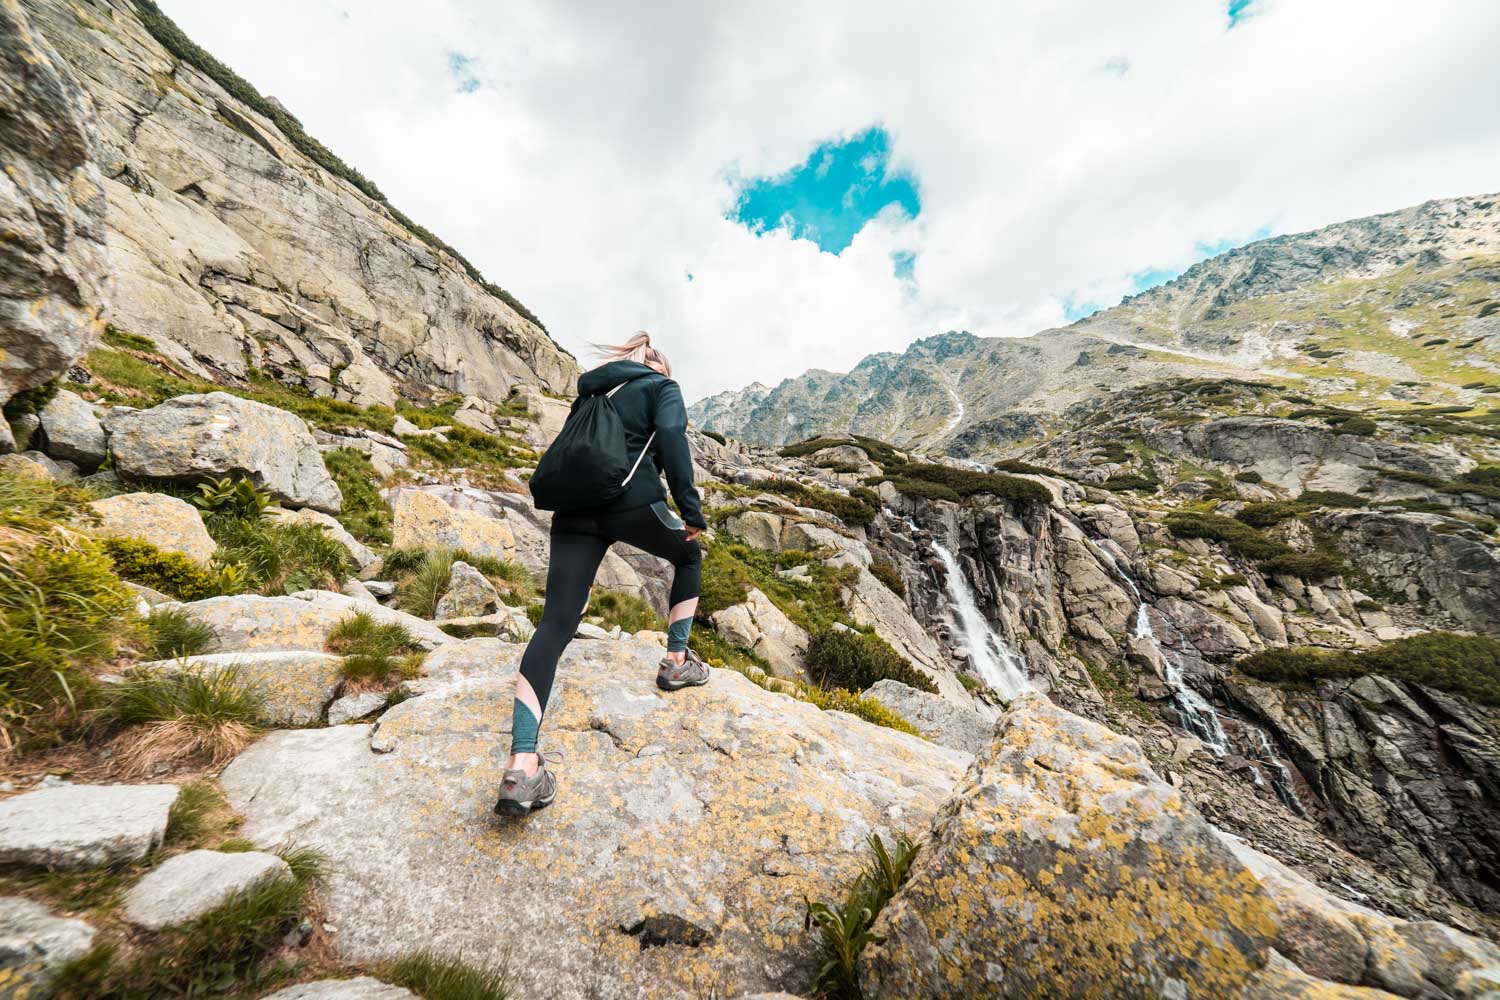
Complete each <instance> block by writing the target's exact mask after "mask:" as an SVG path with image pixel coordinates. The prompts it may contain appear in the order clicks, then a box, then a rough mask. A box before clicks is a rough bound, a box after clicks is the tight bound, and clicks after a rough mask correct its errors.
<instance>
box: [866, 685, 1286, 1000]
mask: <svg viewBox="0 0 1500 1000" xmlns="http://www.w3.org/2000/svg"><path fill="white" fill-rule="evenodd" d="M1275 915H1276V911H1275V907H1274V905H1273V904H1272V902H1271V900H1270V898H1269V897H1268V896H1267V895H1266V893H1265V891H1264V890H1263V889H1262V888H1261V886H1260V884H1259V883H1258V882H1257V881H1256V878H1255V876H1254V875H1253V874H1251V873H1250V871H1249V870H1248V869H1246V868H1245V866H1244V865H1243V864H1241V863H1240V862H1239V861H1238V860H1237V859H1236V858H1235V857H1234V855H1233V854H1232V853H1231V852H1230V851H1229V849H1228V848H1227V847H1226V846H1225V845H1224V844H1223V843H1222V842H1221V841H1220V840H1219V839H1218V837H1217V836H1215V834H1214V832H1213V830H1212V828H1210V827H1209V825H1208V824H1207V823H1206V822H1204V820H1203V819H1202V817H1201V816H1199V815H1198V814H1197V812H1196V811H1194V809H1193V808H1192V806H1191V805H1190V804H1189V803H1188V802H1187V801H1186V800H1185V799H1183V797H1182V796H1181V795H1180V794H1179V793H1178V792H1177V791H1176V790H1175V789H1173V788H1172V787H1171V786H1169V785H1167V784H1166V783H1164V782H1162V781H1161V780H1160V779H1158V778H1157V777H1156V776H1155V775H1154V774H1153V773H1152V772H1151V769H1150V767H1149V765H1148V763H1147V761H1146V758H1145V755H1144V754H1142V753H1141V750H1140V747H1139V746H1137V745H1136V743H1135V742H1134V741H1133V740H1130V739H1127V738H1125V737H1122V736H1118V735H1116V734H1115V733H1112V732H1110V731H1109V730H1108V729H1105V728H1104V727H1103V726H1101V725H1099V724H1097V723H1094V722H1090V721H1088V720H1085V719H1082V718H1080V717H1078V716H1075V715H1072V714H1070V713H1068V712H1065V711H1063V710H1062V709H1059V708H1057V707H1056V706H1054V705H1053V704H1052V703H1051V702H1049V701H1047V700H1046V699H1045V698H1043V697H1042V696H1040V695H1036V694H1031V695H1026V696H1023V697H1022V698H1021V699H1018V701H1017V702H1016V704H1015V705H1014V707H1013V708H1012V710H1011V711H1010V712H1009V713H1008V714H1007V715H1005V716H1004V717H1003V718H1002V719H1001V722H1000V723H999V725H998V726H997V728H996V735H995V742H994V744H993V745H992V746H991V747H990V748H989V749H987V750H986V751H985V752H984V753H982V754H980V756H979V757H978V758H976V759H975V761H974V764H973V765H972V766H971V767H970V768H969V771H968V773H967V774H966V775H964V778H963V780H962V781H961V782H960V783H959V785H958V787H957V789H956V790H955V792H954V795H953V798H952V799H951V800H949V802H948V803H947V804H946V805H945V806H944V807H943V809H942V811H941V812H940V813H939V815H938V816H937V818H936V819H935V820H934V821H933V826H932V833H931V836H930V837H929V839H928V842H927V844H926V846H925V847H923V849H922V852H921V854H920V855H918V857H917V861H916V863H915V865H914V867H913V869H912V871H911V874H910V878H909V880H908V881H907V883H906V885H905V886H904V887H903V888H902V889H901V891H900V892H899V893H897V895H896V897H895V898H894V899H893V900H892V902H891V903H890V904H889V905H888V906H887V907H886V909H885V910H884V911H883V912H882V913H881V915H880V917H879V918H878V919H877V921H876V923H875V927H874V933H875V934H877V935H879V936H881V937H883V938H884V941H883V942H881V943H879V944H873V945H871V946H870V947H869V948H867V949H866V950H865V952H864V955H863V957H862V958H861V962H860V967H861V971H862V973H863V978H864V984H865V991H866V994H867V995H868V996H871V997H881V998H886V997H889V998H895V997H916V996H922V997H973V996H990V997H1018V998H1019V997H1035V996H1165V997H1171V996H1178V997H1200V996H1201V997H1230V996H1235V995H1237V994H1238V993H1239V992H1240V991H1242V990H1243V989H1244V988H1245V986H1246V985H1247V984H1248V983H1249V982H1250V981H1251V980H1252V978H1253V977H1254V976H1255V975H1256V974H1257V973H1258V972H1259V970H1260V969H1261V968H1262V967H1263V966H1264V964H1265V961H1266V955H1267V953H1268V952H1269V949H1270V946H1271V943H1272V938H1273V936H1274V934H1275V931H1276V922H1275Z"/></svg>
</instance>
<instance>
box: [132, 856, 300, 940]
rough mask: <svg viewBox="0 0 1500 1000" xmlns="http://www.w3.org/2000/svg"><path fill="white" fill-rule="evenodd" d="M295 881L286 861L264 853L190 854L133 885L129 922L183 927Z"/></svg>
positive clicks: (150, 926)
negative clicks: (235, 900) (255, 892)
mask: <svg viewBox="0 0 1500 1000" xmlns="http://www.w3.org/2000/svg"><path fill="white" fill-rule="evenodd" d="M291 877H292V870H291V868H290V867H288V866H287V863H286V862H285V861H283V860H281V859H280V858H278V857H277V856H276V855H274V854H268V853H266V852H264V851H245V852H243V853H238V854H227V853H225V852H223V851H188V852H186V853H184V854H178V855H174V856H173V857H170V858H168V859H167V860H166V861H163V862H162V863H161V864H160V865H158V866H157V867H156V868H154V869H152V870H151V871H149V872H147V873H146V874H145V875H144V876H143V877H142V878H141V880H140V881H139V882H137V883H136V884H135V885H133V886H131V888H130V891H129V892H128V893H126V894H125V919H127V920H129V921H130V922H131V923H133V924H135V925H136V926H138V927H145V928H147V929H149V930H154V931H155V930H161V929H162V928H164V927H177V926H180V925H182V924H185V923H187V922H189V921H191V920H196V919H197V918H198V917H201V916H203V915H204V914H205V913H208V912H209V911H211V910H214V909H217V908H218V907H220V906H222V905H223V904H224V903H226V902H227V901H228V900H229V898H230V897H231V896H233V895H235V894H236V893H241V892H245V891H247V890H250V889H254V888H257V887H258V886H261V885H263V884H265V883H266V882H268V881H273V880H277V879H290V878H291Z"/></svg>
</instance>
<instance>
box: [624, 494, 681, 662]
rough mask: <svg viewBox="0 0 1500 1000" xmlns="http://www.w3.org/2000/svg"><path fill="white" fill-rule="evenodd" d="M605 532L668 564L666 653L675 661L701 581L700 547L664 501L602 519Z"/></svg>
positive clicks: (679, 658) (679, 652)
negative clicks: (669, 585)
mask: <svg viewBox="0 0 1500 1000" xmlns="http://www.w3.org/2000/svg"><path fill="white" fill-rule="evenodd" d="M603 528H604V532H605V534H606V535H608V536H609V537H610V538H611V539H612V540H615V541H620V542H624V543H625V544H626V545H632V546H634V547H635V548H638V549H640V550H641V551H643V552H647V553H649V554H651V555H653V556H656V557H657V558H659V559H665V560H667V561H668V562H670V563H671V564H672V571H673V572H672V591H671V596H670V598H669V599H668V602H667V603H668V611H667V654H668V655H669V656H671V658H672V659H673V660H675V661H676V662H678V663H681V662H682V658H683V656H684V655H685V654H686V653H687V648H688V635H689V633H690V632H691V631H692V628H693V613H694V612H696V611H697V610H698V592H699V588H700V587H701V586H702V583H703V549H702V548H700V547H699V545H698V542H697V541H696V540H694V541H688V540H687V538H686V537H685V535H686V531H685V529H684V527H683V524H682V521H680V520H679V519H678V518H677V515H675V514H673V513H672V509H671V508H670V507H668V506H667V505H666V504H665V503H656V504H652V505H651V506H650V507H638V508H636V509H635V510H627V511H624V512H622V513H619V514H610V515H607V516H606V517H605V518H604V520H603Z"/></svg>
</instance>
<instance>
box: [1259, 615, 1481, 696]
mask: <svg viewBox="0 0 1500 1000" xmlns="http://www.w3.org/2000/svg"><path fill="white" fill-rule="evenodd" d="M1237 666H1238V668H1239V669H1240V670H1241V671H1242V672H1243V673H1245V674H1247V675H1249V676H1251V677H1256V678H1259V679H1261V680H1267V681H1279V682H1290V683H1311V682H1314V681H1317V680H1321V679H1323V678H1339V677H1358V676H1360V675H1362V674H1380V675H1382V676H1385V677H1390V678H1393V679H1396V680H1402V681H1409V682H1411V683H1413V684H1422V685H1425V686H1427V687H1432V688H1437V689H1438V690H1440V691H1449V692H1452V693H1454V694H1461V695H1464V696H1465V697H1467V698H1471V699H1473V700H1474V701H1477V702H1479V703H1480V704H1484V705H1500V639H1494V638H1491V637H1489V636H1479V635H1459V634H1457V633H1454V632H1424V633H1422V634H1421V635H1414V636H1409V637H1408V638H1405V639H1397V640H1396V641H1395V642H1388V643H1386V644H1384V645H1382V646H1377V647H1375V648H1373V649H1362V650H1339V651H1330V650H1323V649H1315V648H1310V647H1298V648H1290V649H1287V648H1281V649H1265V650H1261V651H1260V652H1258V653H1251V654H1250V655H1249V656H1246V657H1243V658H1242V659H1241V660H1240V661H1239V663H1238V664H1237Z"/></svg>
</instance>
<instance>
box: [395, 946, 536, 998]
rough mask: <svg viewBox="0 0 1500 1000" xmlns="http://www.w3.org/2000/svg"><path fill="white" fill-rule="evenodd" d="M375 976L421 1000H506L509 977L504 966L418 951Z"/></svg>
mask: <svg viewBox="0 0 1500 1000" xmlns="http://www.w3.org/2000/svg"><path fill="white" fill-rule="evenodd" d="M375 975H376V976H377V977H378V978H379V979H380V980H381V981H383V982H387V983H392V984H394V985H396V986H404V987H405V988H406V989H409V990H411V991H412V992H413V993H415V994H417V996H419V997H422V998H423V1000H509V998H510V997H511V996H513V995H514V994H513V993H512V989H513V985H512V977H511V973H510V970H509V968H508V967H506V966H504V965H471V964H469V963H468V962H465V961H464V960H463V959H462V958H461V957H460V958H447V957H443V956H440V955H438V954H436V953H434V952H431V951H418V952H413V953H412V954H409V955H403V956H401V957H400V958H396V959H392V960H390V961H388V962H382V963H381V964H380V965H378V966H376V968H375Z"/></svg>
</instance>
